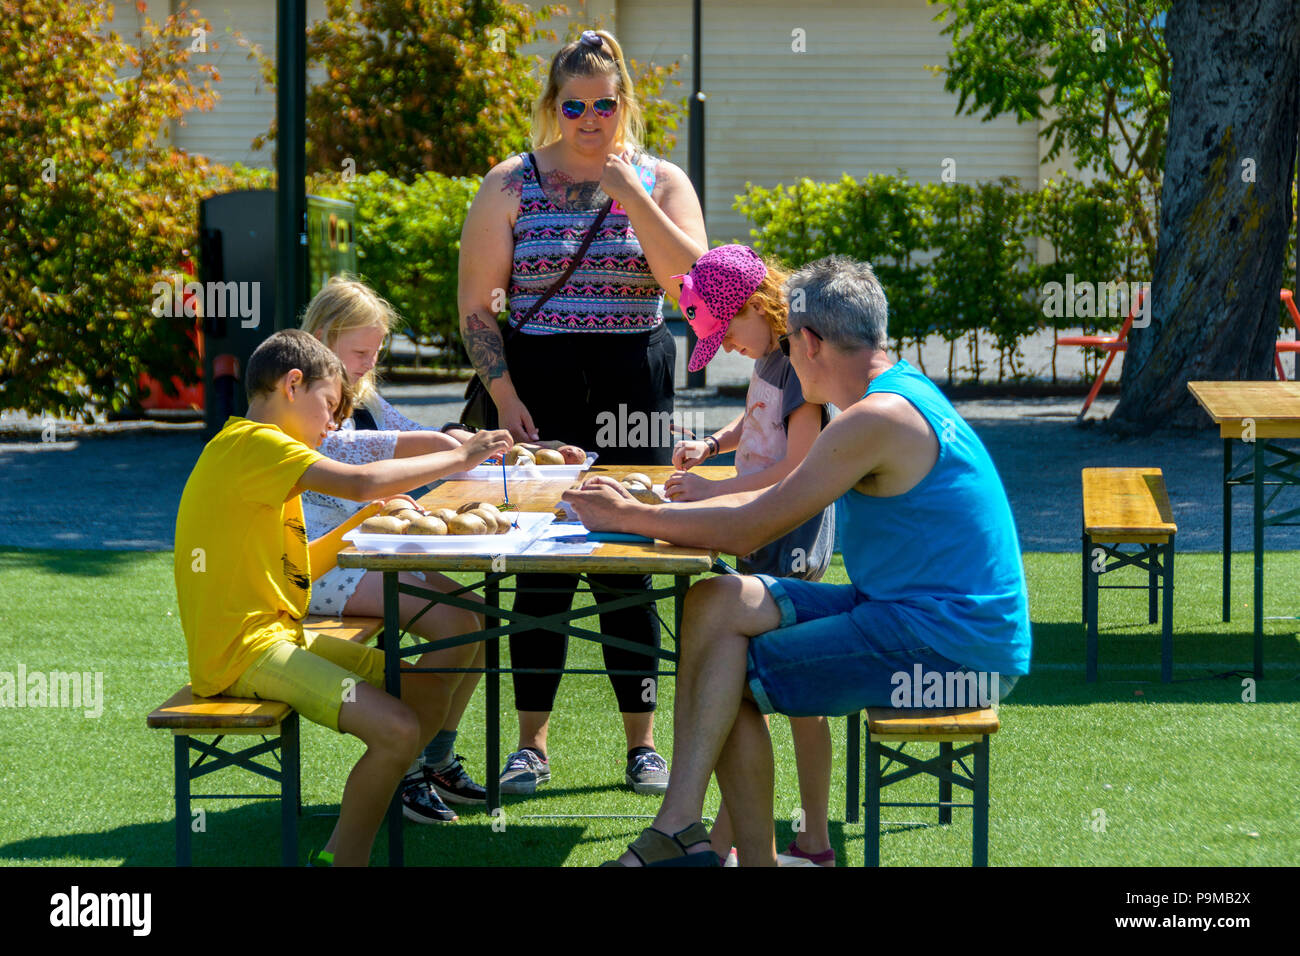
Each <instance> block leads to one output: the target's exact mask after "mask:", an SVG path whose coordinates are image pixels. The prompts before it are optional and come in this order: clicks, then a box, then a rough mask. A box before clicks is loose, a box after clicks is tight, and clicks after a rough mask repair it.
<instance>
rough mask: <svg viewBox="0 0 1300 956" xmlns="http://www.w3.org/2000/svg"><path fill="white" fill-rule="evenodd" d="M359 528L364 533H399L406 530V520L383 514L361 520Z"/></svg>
mask: <svg viewBox="0 0 1300 956" xmlns="http://www.w3.org/2000/svg"><path fill="white" fill-rule="evenodd" d="M361 530H362V532H363V533H365V534H401V533H402V532H403V531H405V530H406V522H405V521H403V520H402V519H401V518H394V517H392V516H391V515H383V516H380V517H376V518H367V519H366V520H365V521H363V522H361Z"/></svg>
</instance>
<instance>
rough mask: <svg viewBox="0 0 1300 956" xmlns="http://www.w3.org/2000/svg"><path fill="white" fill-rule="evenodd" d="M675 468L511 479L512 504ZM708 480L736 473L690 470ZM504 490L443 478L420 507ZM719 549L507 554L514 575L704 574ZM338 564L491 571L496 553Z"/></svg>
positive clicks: (371, 554)
mask: <svg viewBox="0 0 1300 956" xmlns="http://www.w3.org/2000/svg"><path fill="white" fill-rule="evenodd" d="M674 470H675V469H674V468H672V467H671V466H669V465H596V466H594V467H592V468H591V469H589V470H588V471H587V472H586V473H584V474H583V475H582V476H581V477H580V478H578V479H576V480H569V479H561V480H559V481H554V480H533V481H512V482H510V503H511V504H513V505H515V506H516V507H518V509H519V510H520V511H539V512H553V511H554V510H555V508H556V506H557V505H558V504H559V501H560V496H561V495H563V494H564V492H565V491H567V490H568V489H569V488H576V487H578V486H579V485H581V484H582V482H583V481H586V480H587V478H589V477H592V476H594V475H608V476H610V477H612V478H622V477H623V476H625V475H628V474H631V473H632V472H638V471H639V472H641V473H642V474H644V475H645V476H646V477H648V478H650V479H651V480H652V481H653V482H654V483H655V484H657V485H661V484H663V482H664V479H665V478H667V477H668V476H669V475H671V474H672V473H673V471H674ZM691 470H692V471H693V472H694V473H696V474H698V475H702V476H703V477H705V478H712V479H719V478H730V477H732V476H734V475H735V473H736V471H735V469H734V468H731V467H729V466H716V465H710V466H697V467H695V468H692V469H691ZM504 500H505V491H504V489H503V488H502V486H501V482H499V481H468V480H462V481H444V482H441V483H440V484H439V485H438V486H437V487H435V488H433V489H432V490H431V491H429V492H428V493H427V494H425V495H423V496H422V497H421V498H420V499H419V502H420V505H421V506H422V507H424V508H426V509H428V510H430V511H432V510H434V509H436V508H455V507H457V506H458V505H462V504H464V503H465V502H467V501H487V502H491V503H492V504H494V505H500V504H502V503H503V502H504ZM716 558H717V552H716V551H705V550H702V549H700V548H684V547H679V546H678V545H673V544H666V543H664V542H662V541H657V542H655V543H654V544H615V543H612V542H602V543H599V544H597V545H596V550H595V551H593V552H592V553H591V554H569V555H561V554H534V555H530V554H527V553H525V554H511V555H507V556H506V567H507V569H508V570H509V571H510V572H511V573H515V572H521V571H522V572H533V571H554V572H560V571H563V572H570V573H575V572H584V573H587V572H592V573H597V574H599V573H615V574H616V573H620V572H622V573H628V574H703V573H705V572H706V571H708V570H709V568H711V567H713V562H714V560H715V559H716ZM338 563H339V565H340V566H341V567H345V568H366V569H368V570H372V571H490V570H492V556H491V555H487V554H474V555H466V554H455V553H448V552H442V553H439V554H411V553H403V554H385V553H381V552H376V551H358V550H357V549H356V548H354V547H348V548H346V549H344V550H343V551H340V552H339V556H338Z"/></svg>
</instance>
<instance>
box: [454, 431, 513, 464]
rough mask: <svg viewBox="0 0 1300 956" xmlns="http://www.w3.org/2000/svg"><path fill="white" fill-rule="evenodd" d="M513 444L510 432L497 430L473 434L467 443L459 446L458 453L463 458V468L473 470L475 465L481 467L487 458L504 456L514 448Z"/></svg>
mask: <svg viewBox="0 0 1300 956" xmlns="http://www.w3.org/2000/svg"><path fill="white" fill-rule="evenodd" d="M514 444H515V442H514V439H513V438H511V437H510V432H508V431H506V430H505V429H504V428H498V429H496V430H495V431H490V432H489V431H481V432H475V433H474V435H473V436H472V437H471V438H470V440H469V441H467V442H465V444H463V445H461V446H460V453H461V455H462V456H463V457H464V461H465V467H466V468H473V467H474V466H475V465H481V464H482V463H483V462H485V461H487V459H489V458H497V457H502V456H504V455H505V453H506V452H508V451H509V450H510V449H511V448H513V447H514Z"/></svg>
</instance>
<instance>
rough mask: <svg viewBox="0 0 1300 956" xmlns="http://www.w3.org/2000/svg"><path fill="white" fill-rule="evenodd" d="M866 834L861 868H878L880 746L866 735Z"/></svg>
mask: <svg viewBox="0 0 1300 956" xmlns="http://www.w3.org/2000/svg"><path fill="white" fill-rule="evenodd" d="M866 790H867V799H866V810H867V820H866V832H865V833H864V834H863V836H864V837H865V839H864V840H863V848H862V849H863V858H862V865H863V866H880V744H879V743H877V742H876V741H874V740H872V739H871V735H870V734H868V735H867V786H866Z"/></svg>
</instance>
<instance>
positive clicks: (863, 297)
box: [785, 256, 889, 351]
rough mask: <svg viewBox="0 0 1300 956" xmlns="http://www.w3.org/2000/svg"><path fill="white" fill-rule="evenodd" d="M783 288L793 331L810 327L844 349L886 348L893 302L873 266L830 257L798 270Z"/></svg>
mask: <svg viewBox="0 0 1300 956" xmlns="http://www.w3.org/2000/svg"><path fill="white" fill-rule="evenodd" d="M785 288H786V294H787V295H788V296H789V302H790V312H789V316H788V318H787V320H786V323H787V325H789V327H790V331H791V332H797V331H798V330H799V329H802V328H804V327H805V326H808V327H811V328H812V330H813V331H814V332H816V333H817V334H818V335H820V336H821V337H822V338H823V339H825V340H826V341H827V342H831V343H832V344H834V345H838V346H840V347H841V348H846V349H860V348H871V349H876V350H877V351H884V350H885V349H886V348H887V347H888V345H889V331H888V321H889V303H888V302H886V301H885V290H884V289H882V288H881V287H880V280H878V279H877V278H876V274H875V273H874V272H873V271H872V270H871V264H870V263H867V262H858V261H857V260H855V259H850V258H849V257H848V256H826V257H825V258H823V259H818V260H817V261H816V262H810V263H808V264H807V265H806V266H804V267H803V268H802V269H799V270H797V271H796V272H795V273H794V274H793V275H791V276H790V278H789V280H787V282H786V284H785Z"/></svg>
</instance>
